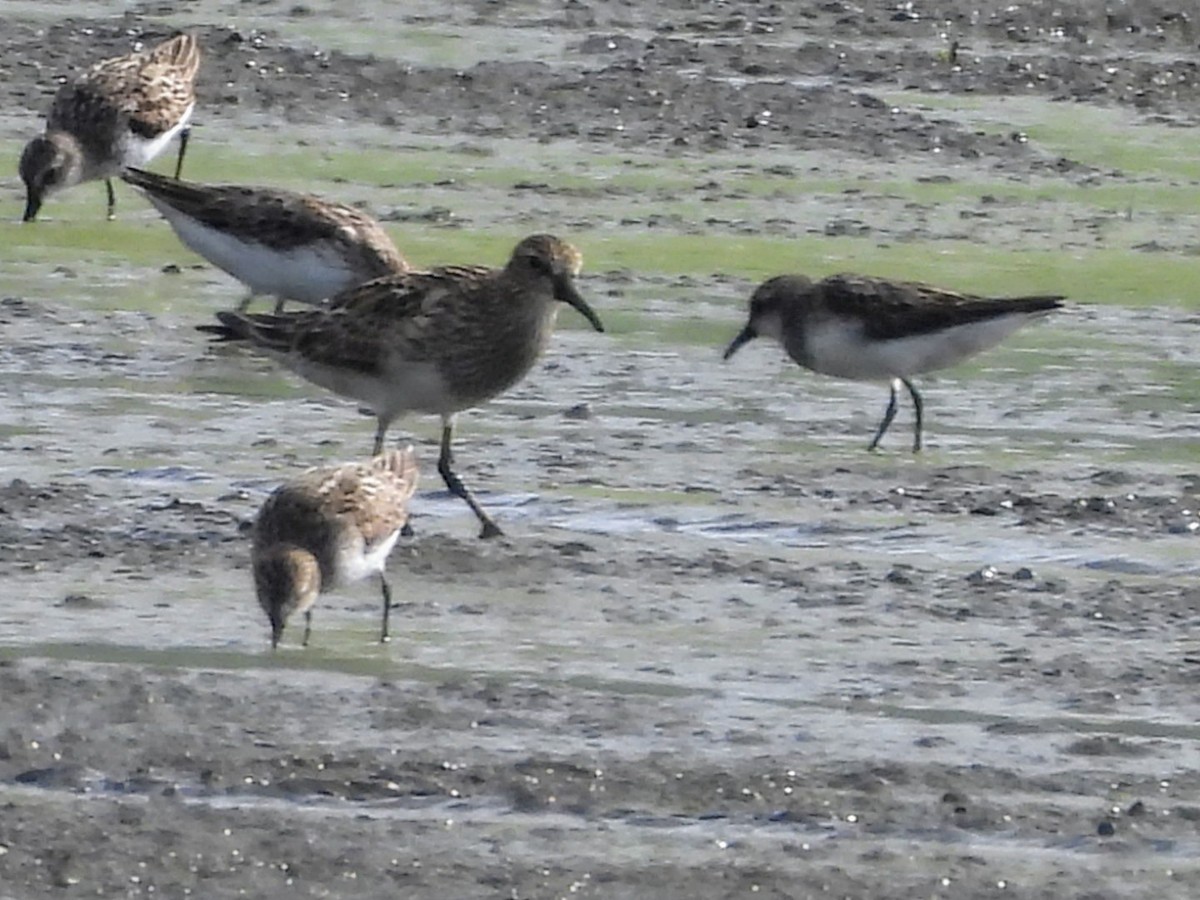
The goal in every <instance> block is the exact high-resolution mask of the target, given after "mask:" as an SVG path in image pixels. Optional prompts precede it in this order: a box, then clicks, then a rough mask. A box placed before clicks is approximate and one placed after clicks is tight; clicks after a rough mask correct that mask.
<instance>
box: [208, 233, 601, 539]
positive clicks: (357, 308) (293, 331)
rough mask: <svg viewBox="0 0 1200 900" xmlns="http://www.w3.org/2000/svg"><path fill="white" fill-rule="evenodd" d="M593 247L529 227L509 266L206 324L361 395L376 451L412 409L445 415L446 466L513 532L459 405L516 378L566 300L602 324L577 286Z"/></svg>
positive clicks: (427, 275) (456, 482)
mask: <svg viewBox="0 0 1200 900" xmlns="http://www.w3.org/2000/svg"><path fill="white" fill-rule="evenodd" d="M581 260H582V257H581V256H580V253H579V251H578V250H576V249H575V248H574V247H572V246H571V245H570V244H568V243H567V242H566V241H563V240H560V239H559V238H556V237H553V236H552V235H548V234H535V235H532V236H530V237H527V238H525V239H524V240H522V241H521V242H520V243H519V244H517V246H516V248H515V249H514V250H513V252H512V256H511V257H510V258H509V261H508V264H507V265H505V266H504V268H501V269H489V268H484V267H482V266H445V267H442V268H437V269H433V270H431V271H428V272H407V273H400V274H395V275H387V276H385V277H383V278H377V279H375V280H374V281H368V282H367V283H366V284H362V285H359V286H358V287H355V288H351V289H350V290H348V291H343V292H342V293H341V294H338V295H337V296H335V297H333V298H331V299H330V300H329V302H328V303H327V304H326V305H325V306H323V307H321V308H319V309H315V310H301V311H297V312H290V313H281V314H278V315H272V314H265V313H263V314H257V315H250V314H246V313H237V312H220V313H217V318H218V319H219V320H220V322H221V324H220V325H201V326H198V327H199V329H200V330H201V331H204V332H207V333H209V334H214V335H216V336H217V338H218V339H219V340H223V341H237V340H244V341H249V342H250V343H251V344H253V345H254V346H255V348H257V349H260V350H263V351H264V352H266V353H267V354H269V355H270V356H272V357H274V358H275V359H278V360H279V361H280V362H282V363H283V364H284V365H285V366H287V367H288V368H290V369H292V370H293V371H294V372H296V373H297V374H299V375H300V376H302V377H303V378H307V379H308V380H309V381H311V382H313V383H314V384H318V385H321V386H322V387H324V388H327V389H328V390H331V391H333V392H335V393H338V394H341V395H343V396H345V397H350V398H352V399H354V400H357V401H358V402H359V403H361V404H363V406H365V407H367V408H368V409H370V410H371V411H372V412H373V413H374V414H375V417H376V420H377V423H378V424H377V427H376V430H375V451H374V452H376V453H379V452H380V451H381V450H382V448H383V442H384V437H385V435H386V434H387V430H388V427H389V426H390V425H391V424H392V422H393V421H394V420H395V419H396V418H397V417H399V416H400V415H401V414H403V413H406V412H409V411H416V412H424V413H435V414H437V415H439V416H441V418H442V441H441V453H440V454H439V457H438V473H439V474H440V475H441V476H442V480H443V481H445V483H446V487H447V488H449V489H450V492H451V493H452V494H454V495H455V496H456V497H459V498H461V499H462V500H463V501H465V502H466V503H467V505H468V506H469V507H470V508H471V510H472V512H474V513H475V515H476V517H477V518H478V519H479V521H480V523H481V525H482V531H481V534H480V536H481V537H484V538H488V537H494V536H496V535H499V534H502V533H503V532H502V531H501V530H500V528H499V526H498V525H496V523H495V522H493V521H492V519H491V517H490V516H489V515H488V514H487V513H486V512H485V511H484V509H483V507H482V506H480V505H479V503H478V501H477V500H476V499H475V497H474V495H473V494H472V493H471V492H470V491H469V490H468V489H467V487H466V485H464V484H463V483H462V480H461V479H460V478H459V477H458V475H457V473H455V472H454V469H453V455H452V453H451V441H452V439H453V436H454V422H455V416H456V414H457V413H459V412H460V411H462V410H464V409H469V408H471V407H473V406H478V405H479V404H480V403H482V402H484V401H485V400H488V399H490V398H492V397H495V396H496V395H497V394H500V393H502V392H504V391H506V390H507V389H508V388H510V387H512V386H513V385H514V384H516V383H517V382H518V381H520V380H521V379H522V378H523V377H525V375H526V373H528V372H529V370H530V369H531V368H533V364H534V363H535V362H536V361H537V360H538V358H539V357H540V356H541V355H542V352H543V351H544V350H545V349H546V346H547V344H548V343H549V342H550V335H551V333H552V332H553V330H554V322H555V319H556V317H557V315H558V305H559V303H560V302H562V303H567V304H569V305H570V306H573V307H575V309H577V310H578V311H579V312H580V313H581V314H582V315H583V316H584V318H586V319H587V320H588V322H590V323H591V325H592V327H593V328H595V329H596V330H597V331H603V330H604V326H603V325H602V324H601V322H600V319H599V317H598V316H597V315H596V313H595V312H593V311H592V308H591V307H590V306H588V304H587V302H586V301H585V300H584V299H583V297H581V296H580V295H579V292H578V290H576V288H575V280H574V279H575V275H576V274H577V273H578V272H579V267H580V263H581Z"/></svg>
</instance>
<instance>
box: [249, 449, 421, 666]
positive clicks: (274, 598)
mask: <svg viewBox="0 0 1200 900" xmlns="http://www.w3.org/2000/svg"><path fill="white" fill-rule="evenodd" d="M416 489H417V457H416V454H415V453H414V452H413V449H412V447H407V448H405V449H403V450H391V451H389V452H387V453H383V454H380V455H378V456H376V457H375V458H374V459H372V460H370V461H369V462H365V463H346V464H345V465H340V466H324V467H320V468H316V469H309V470H308V471H307V472H304V473H303V474H301V475H300V476H299V477H297V478H296V479H295V480H293V481H289V482H287V483H286V484H284V485H282V486H280V487H279V488H277V489H276V490H275V492H274V493H273V494H271V496H270V497H268V498H267V500H266V502H265V503H264V504H263V507H262V510H260V511H259V514H258V518H257V519H256V520H255V522H254V543H253V547H252V549H251V557H252V560H253V565H254V586H255V588H256V590H257V592H258V602H259V604H260V605H261V606H262V608H263V612H265V613H266V614H267V619H268V620H269V621H270V623H271V646H272V648H274V647H278V646H279V639H280V637H282V636H283V627H284V625H285V624H287V620H288V618H289V617H290V616H291V615H293V614H294V613H298V612H302V613H304V641H303V643H304V645H305V646H308V638H309V635H310V634H311V633H312V607H313V604H314V603H315V602H316V600H317V595H318V594H321V593H324V592H325V591H327V590H330V589H332V588H335V587H340V586H342V585H345V584H350V583H352V582H355V581H359V580H361V579H363V578H366V577H367V576H368V575H373V574H378V575H379V584H380V588H381V590H382V593H383V620H382V623H381V625H380V632H379V640H380V641H381V642H386V641H387V640H388V610H389V609H390V608H391V605H392V592H391V588H389V587H388V582H387V575H385V574H384V567H385V565H386V564H387V558H388V554H390V553H391V552H392V547H394V546H395V545H396V539H397V538H398V537H399V536H400V531H401V529H402V528H403V527H404V524H405V523H406V522H407V521H408V501H409V498H410V497H412V495H413V492H414V491H415V490H416Z"/></svg>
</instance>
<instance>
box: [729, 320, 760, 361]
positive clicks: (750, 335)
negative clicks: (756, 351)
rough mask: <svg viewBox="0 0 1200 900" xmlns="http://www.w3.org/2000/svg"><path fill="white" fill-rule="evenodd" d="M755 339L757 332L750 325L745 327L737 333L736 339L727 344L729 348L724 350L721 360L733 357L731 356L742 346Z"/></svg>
mask: <svg viewBox="0 0 1200 900" xmlns="http://www.w3.org/2000/svg"><path fill="white" fill-rule="evenodd" d="M756 337H758V332H757V331H755V330H754V327H753V326H752V325H747V326H746V327H745V328H743V329H742V330H741V331H739V332H738V336H737V337H735V338H734V339H733V340H732V341H730V342H729V346H728V347H726V348H725V353H724V354H723V355H722V357H721V358H722V359H729V357H731V356H733V354H735V353H737V352H738V350H739V349H741V346H742V344H748V343H750V342H751V341H752V340H754V339H755V338H756Z"/></svg>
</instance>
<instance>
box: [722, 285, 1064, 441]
mask: <svg viewBox="0 0 1200 900" xmlns="http://www.w3.org/2000/svg"><path fill="white" fill-rule="evenodd" d="M1062 300H1063V298H1062V297H1059V296H1030V297H1012V298H992V297H979V296H974V295H971V294H961V293H958V292H955V291H949V290H945V289H943V288H938V287H933V286H932V285H928V284H922V283H920V282H913V281H891V280H888V279H885V278H872V277H870V276H865V275H832V276H830V277H828V278H825V279H823V280H821V281H816V282H814V281H813V280H812V279H810V278H807V277H805V276H803V275H780V276H777V277H775V278H771V279H768V280H767V281H765V282H763V283H762V284H761V285H759V286H758V288H756V289H755V291H754V294H753V296H752V297H751V298H750V317H749V320H748V321H747V323H746V326H745V327H744V328H743V329H742V330H741V332H740V333H739V334H738V335H737V336H736V337H735V338H734V339H733V341H732V342H731V343H730V344H729V346H728V347H727V348H726V349H725V358H726V359H729V357H731V356H733V354H734V353H736V352H737V350H738V348H739V347H741V346H742V345H743V344H745V343H746V342H748V341H750V340H753V339H754V338H756V337H758V336H760V335H763V336H767V337H772V338H774V339H775V340H777V341H778V342H779V343H780V344H782V345H783V347H784V349H785V350H787V353H788V355H789V356H790V357H791V358H792V359H793V360H795V361H796V362H797V363H799V364H800V365H802V366H804V367H805V368H808V369H811V370H812V371H814V372H821V373H823V374H825V375H833V376H835V377H838V378H852V379H887V380H889V381H890V382H891V400H890V402H889V403H888V407H887V410H886V411H885V413H884V417H883V421H882V422H881V423H880V425H879V428H878V430H877V431H876V432H875V438H874V440H872V441H871V444H870V447H869V449H871V450H874V449H875V448H876V447H877V446H878V445H879V440H880V438H882V437H883V434H884V432H885V431H887V429H888V426H889V425H891V423H892V419H893V418H894V416H895V414H896V391H897V387H898V385H899V384H903V385H904V386H905V387H907V388H908V392H909V394H910V395H911V396H912V399H913V405H914V407H915V410H916V425H915V429H914V431H915V434H914V439H913V450H914V451H917V450H920V449H921V441H922V426H923V422H922V417H923V410H924V406H923V403H922V401H921V395H920V393H919V392H918V391H917V389H916V388H915V387H914V386H913V384H912V381H911V380H910V379H911V377H912V376H913V375H915V374H918V373H920V372H928V371H931V370H934V369H940V368H943V367H945V366H950V365H954V364H955V363H957V362H960V361H962V360H964V359H966V358H968V357H970V356H973V355H974V354H976V353H979V352H981V351H983V350H985V349H987V348H989V347H992V346H994V345H995V344H997V343H999V342H1000V341H1002V340H1003V339H1004V338H1005V337H1007V336H1008V335H1009V334H1011V333H1012V332H1013V331H1015V330H1016V329H1017V328H1019V327H1020V326H1021V325H1023V324H1025V323H1026V322H1027V321H1029V320H1030V319H1032V318H1036V317H1038V316H1042V315H1045V314H1046V313H1048V312H1050V311H1051V310H1053V309H1057V308H1058V307H1060V306H1061V305H1062Z"/></svg>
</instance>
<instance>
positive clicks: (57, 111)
mask: <svg viewBox="0 0 1200 900" xmlns="http://www.w3.org/2000/svg"><path fill="white" fill-rule="evenodd" d="M199 68H200V46H199V44H198V43H197V42H196V39H195V38H194V37H192V36H191V35H188V34H177V35H175V36H174V37H172V38H170V39H169V40H167V41H164V42H163V43H161V44H158V45H157V46H155V47H151V48H150V49H148V50H140V51H138V52H136V53H130V54H128V55H127V56H118V57H115V58H113V59H106V60H102V61H101V62H98V63H96V64H95V65H93V66H92V67H91V68H89V69H87V70H85V71H84V72H83V73H82V74H80V75H79V76H78V77H76V78H75V79H73V80H71V81H68V82H67V83H66V84H64V85H63V86H62V87H60V88H59V89H58V92H57V93H56V94H55V95H54V101H53V103H52V104H51V106H50V113H49V115H48V116H47V117H46V130H45V133H44V134H42V135H39V136H38V137H35V138H33V139H32V140H30V141H29V143H28V144H26V145H25V150H24V152H22V154H21V162H20V165H19V167H18V169H19V172H20V174H21V179H22V180H23V181H24V182H25V215H24V220H25V221H26V222H31V221H33V220H34V219H35V218H36V217H37V214H38V210H40V209H41V207H42V202H43V201H44V200H45V199H46V197H48V196H50V195H51V194H53V193H55V192H57V191H60V190H62V189H63V188H68V187H71V186H72V185H76V184H79V183H80V182H83V181H92V180H95V179H100V178H103V179H104V184H105V188H106V189H107V192H108V218H109V219H112V218H113V215H114V209H115V208H116V202H117V201H116V197H115V196H114V194H113V187H112V180H111V179H112V176H114V175H117V174H119V173H120V171H121V169H123V168H124V167H125V166H144V165H145V164H146V163H148V162H150V160H152V159H154V157H156V156H157V155H158V154H159V153H161V152H162V151H163V149H164V148H165V147H166V146H167V145H168V144H169V143H170V142H171V139H172V138H173V137H175V135H176V134H178V135H179V158H178V159H177V160H176V163H175V177H176V178H178V177H179V175H180V173H181V172H182V171H183V157H184V154H185V153H186V152H187V141H188V134H189V130H188V123H189V122H190V121H191V118H192V111H193V110H194V109H195V107H196V94H195V81H196V72H197V70H198V69H199Z"/></svg>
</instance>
